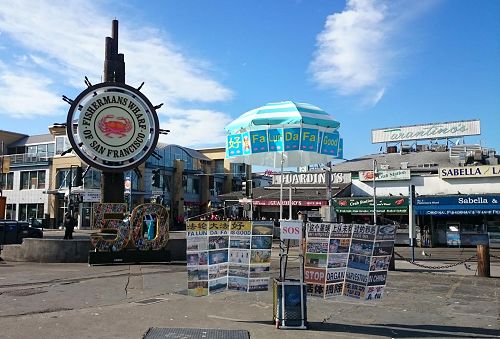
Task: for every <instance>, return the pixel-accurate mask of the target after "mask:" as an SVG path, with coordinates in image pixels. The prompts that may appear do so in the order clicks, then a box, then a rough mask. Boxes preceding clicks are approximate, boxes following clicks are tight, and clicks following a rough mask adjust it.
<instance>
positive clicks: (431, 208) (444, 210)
mask: <svg viewBox="0 0 500 339" xmlns="http://www.w3.org/2000/svg"><path fill="white" fill-rule="evenodd" d="M415 214H416V215H433V216H446V215H500V195H454V196H442V197H419V198H417V199H416V205H415Z"/></svg>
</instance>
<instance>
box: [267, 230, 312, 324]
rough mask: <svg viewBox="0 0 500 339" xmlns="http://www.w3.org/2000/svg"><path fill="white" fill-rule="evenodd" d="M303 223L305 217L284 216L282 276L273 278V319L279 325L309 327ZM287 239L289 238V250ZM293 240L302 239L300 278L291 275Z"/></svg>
mask: <svg viewBox="0 0 500 339" xmlns="http://www.w3.org/2000/svg"><path fill="white" fill-rule="evenodd" d="M303 227H304V223H303V222H302V221H301V220H280V276H279V278H278V279H274V280H273V321H274V322H275V325H276V328H281V329H307V307H306V295H307V294H306V285H305V284H304V256H303V254H302V245H303V236H302V235H303ZM285 240H286V241H287V242H288V244H287V248H286V252H285V247H284V245H285ZM290 240H292V241H298V242H299V249H300V251H299V255H298V256H297V257H296V258H293V259H298V260H299V278H298V279H287V277H286V267H287V263H288V259H289V257H290V258H291V256H289V255H288V249H289V245H290Z"/></svg>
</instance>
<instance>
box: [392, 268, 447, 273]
mask: <svg viewBox="0 0 500 339" xmlns="http://www.w3.org/2000/svg"><path fill="white" fill-rule="evenodd" d="M396 271H397V272H407V273H408V272H409V273H414V272H419V273H422V272H427V273H452V272H455V270H442V269H429V268H396Z"/></svg>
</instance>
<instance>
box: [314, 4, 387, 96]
mask: <svg viewBox="0 0 500 339" xmlns="http://www.w3.org/2000/svg"><path fill="white" fill-rule="evenodd" d="M386 11H387V8H386V6H385V5H383V3H381V2H378V1H377V2H376V1H370V0H350V1H348V2H347V6H346V9H345V10H344V11H343V12H341V13H335V14H332V15H330V16H328V18H327V21H326V24H325V29H324V30H323V31H322V32H321V33H320V34H319V35H318V37H317V43H318V50H317V53H316V55H315V58H314V60H313V61H312V63H311V70H312V72H313V76H314V79H315V80H316V81H317V82H318V83H319V84H320V85H322V86H325V87H333V88H335V89H337V90H338V91H339V92H340V94H344V95H348V94H354V93H357V92H359V91H361V90H364V89H366V88H373V87H383V86H381V84H380V81H381V78H382V76H383V71H384V66H385V63H386V61H387V60H386V59H385V57H386V55H385V53H384V47H385V43H386V34H387V22H386ZM377 92H378V91H377Z"/></svg>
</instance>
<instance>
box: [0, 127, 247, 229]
mask: <svg viewBox="0 0 500 339" xmlns="http://www.w3.org/2000/svg"><path fill="white" fill-rule="evenodd" d="M0 142H1V145H2V146H3V147H2V150H1V153H0V155H1V157H2V161H1V163H2V172H3V173H2V174H1V176H0V179H1V181H0V188H1V189H2V191H1V194H2V196H4V197H5V198H6V202H5V203H6V213H5V214H6V215H5V218H6V219H15V220H25V221H30V222H33V223H34V224H35V225H37V226H42V225H43V226H44V227H49V228H57V227H61V226H62V223H63V216H64V214H65V213H66V211H67V210H68V209H69V208H71V209H73V210H74V211H76V212H77V216H78V227H79V228H90V227H91V225H92V223H93V204H94V203H96V202H100V201H101V172H100V171H99V170H95V169H92V168H89V169H87V165H86V164H85V163H82V162H81V160H80V159H79V158H78V157H76V156H75V155H74V154H73V153H72V152H71V150H70V148H71V145H70V143H69V140H68V138H67V136H66V129H65V128H64V127H60V126H51V127H49V133H48V134H44V135H37V136H28V135H24V134H20V133H14V132H9V131H0ZM222 150H223V148H222ZM155 151H156V152H155V154H156V156H151V157H150V158H148V159H147V160H146V162H145V163H144V164H142V165H140V166H139V167H138V168H137V169H135V170H132V171H127V172H125V173H124V182H125V185H126V187H125V193H126V194H125V195H124V203H126V204H127V205H128V208H129V210H131V209H133V208H134V207H135V206H136V205H138V204H141V203H145V202H154V203H159V204H162V205H164V206H165V207H166V208H167V209H168V210H169V211H170V218H171V220H170V225H171V229H174V230H175V229H178V230H181V229H183V227H185V223H184V222H185V220H186V219H188V218H192V217H196V216H200V215H203V214H209V213H211V212H212V211H213V210H214V209H215V208H218V205H221V204H220V200H219V199H218V196H219V195H220V194H224V193H228V192H230V191H231V190H233V189H234V190H237V189H239V188H241V178H243V177H244V175H245V171H248V170H249V169H248V168H246V166H245V165H242V164H230V163H229V162H227V161H225V160H224V152H223V151H222V152H221V151H220V149H210V150H203V151H202V152H200V151H197V150H194V149H190V148H187V147H182V146H179V145H163V144H158V145H157V148H156V150H155ZM203 152H206V153H207V154H208V155H209V156H207V155H205V154H204V153H203ZM3 164H5V166H4V165H3ZM78 168H83V172H84V174H85V175H84V178H83V181H82V182H81V184H80V183H78V180H77V178H76V176H77V173H78V170H77V169H78ZM127 186H128V188H127Z"/></svg>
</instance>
